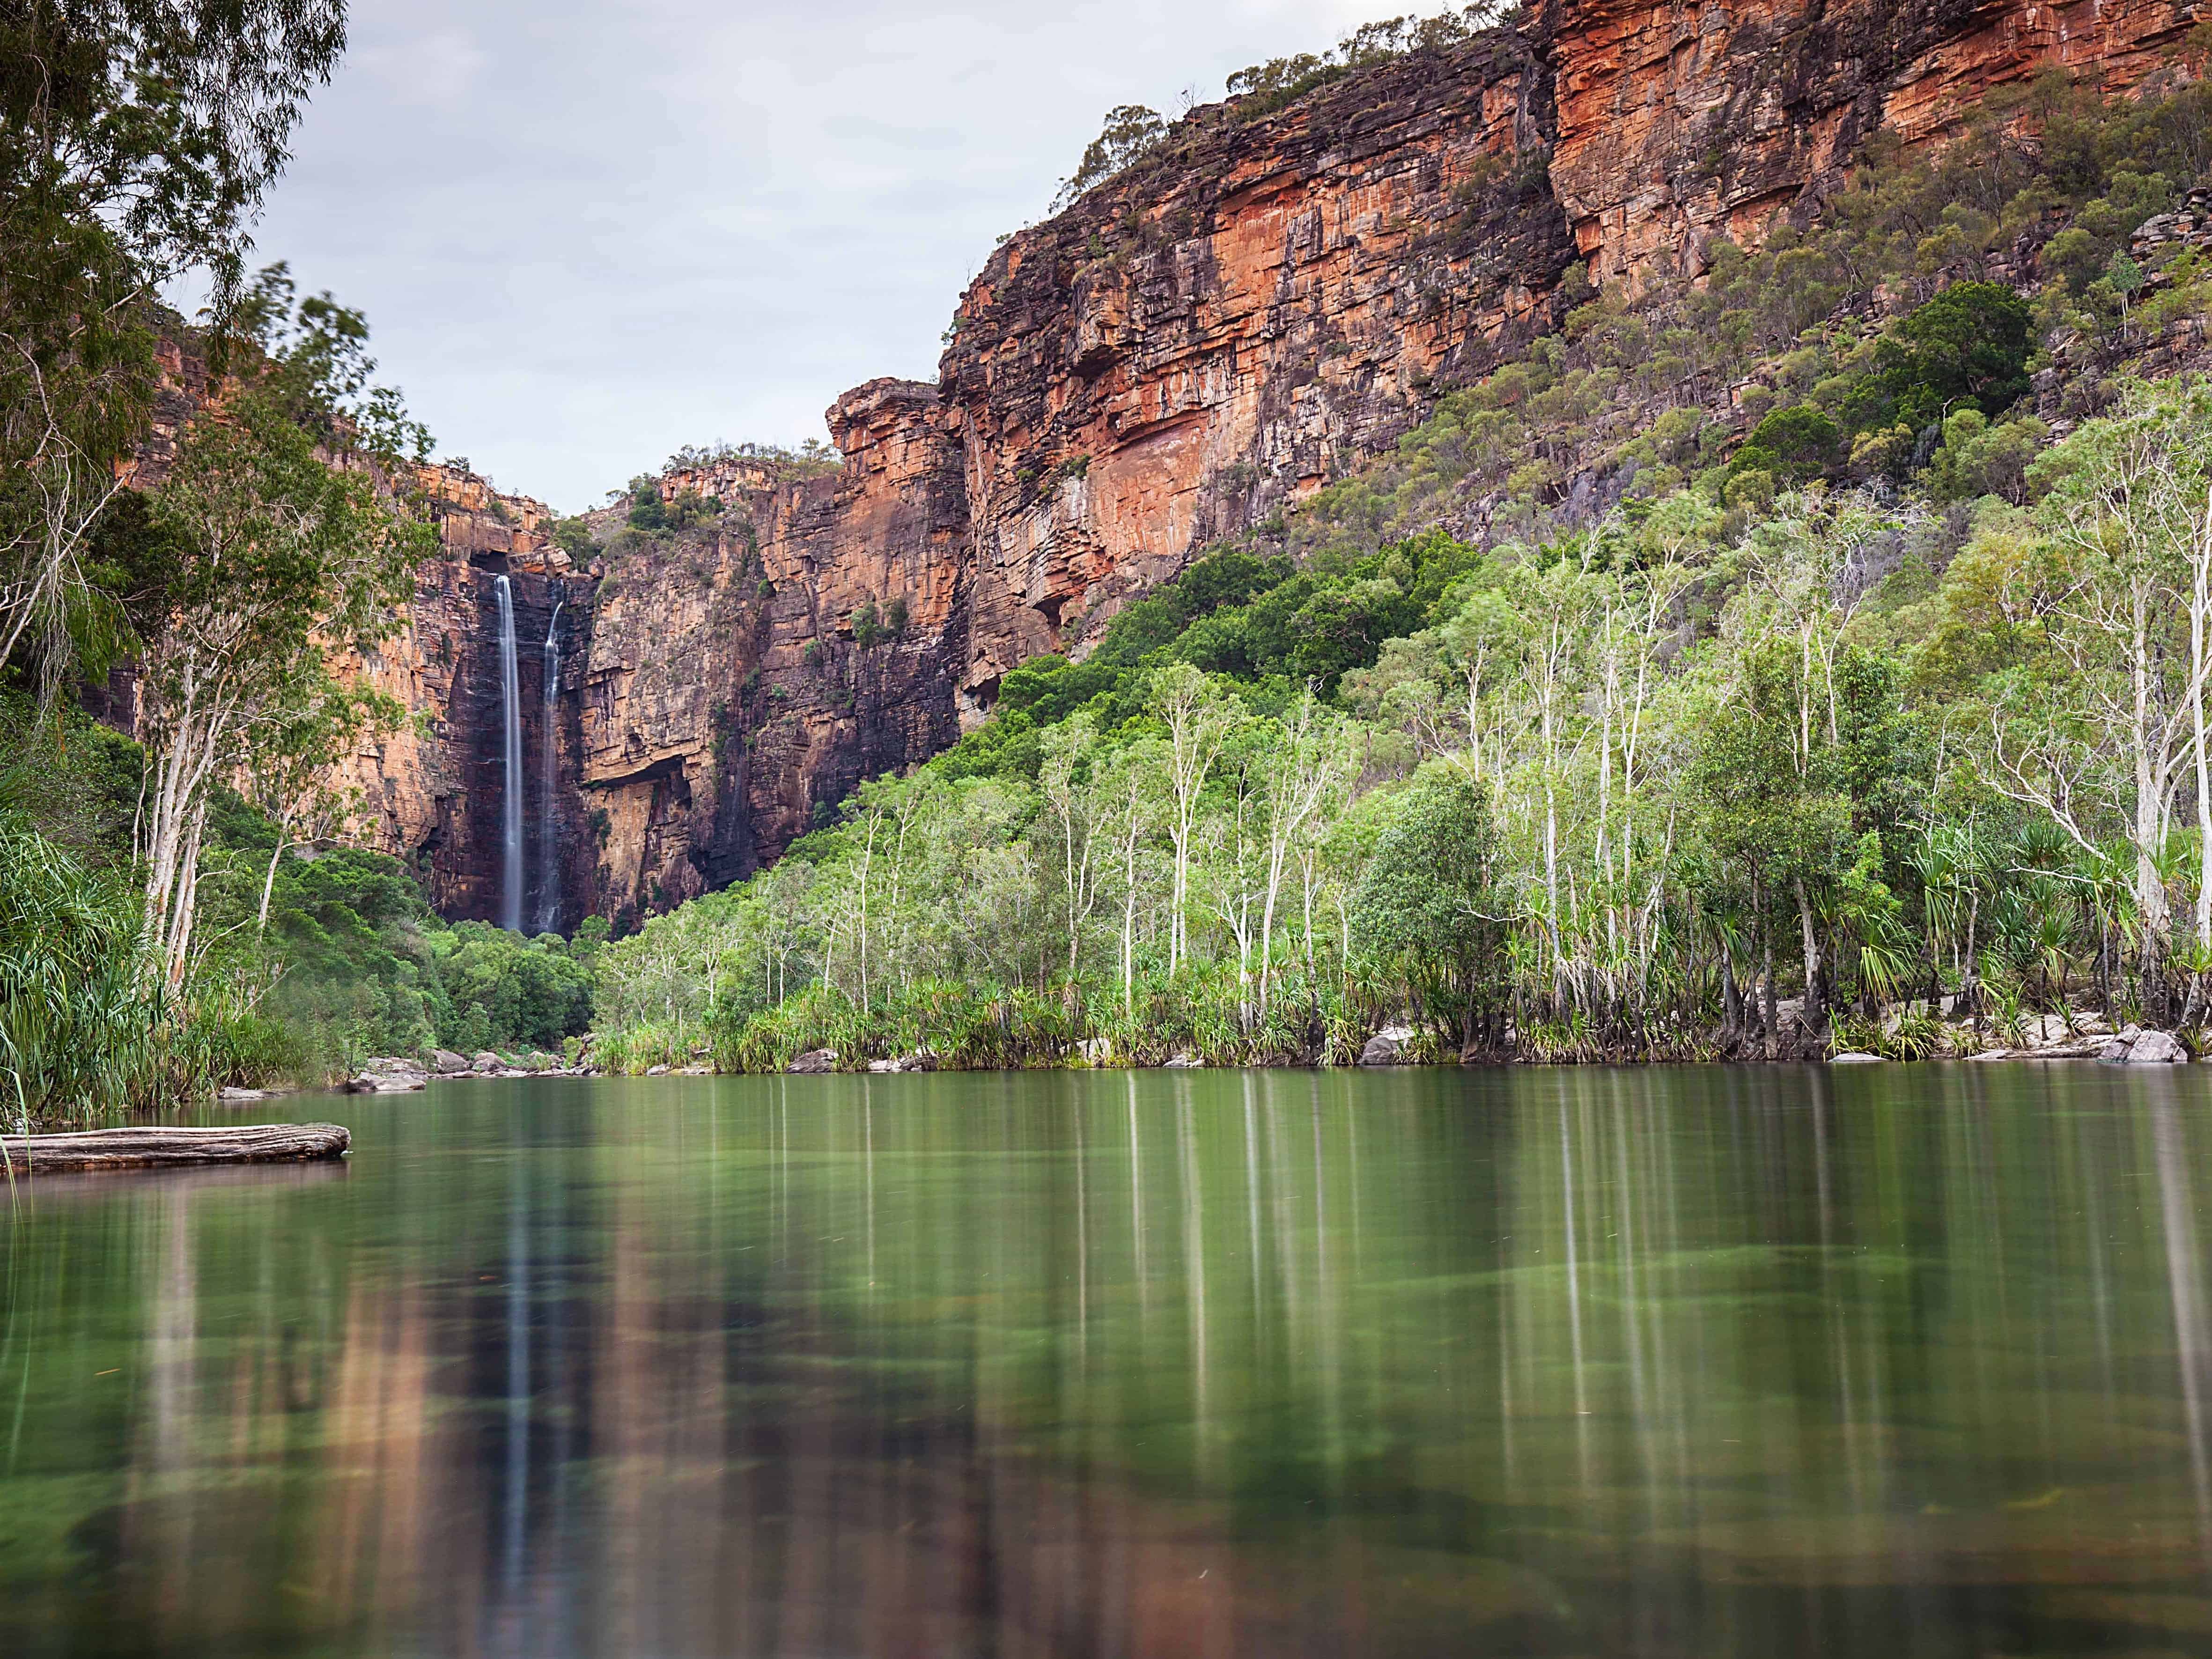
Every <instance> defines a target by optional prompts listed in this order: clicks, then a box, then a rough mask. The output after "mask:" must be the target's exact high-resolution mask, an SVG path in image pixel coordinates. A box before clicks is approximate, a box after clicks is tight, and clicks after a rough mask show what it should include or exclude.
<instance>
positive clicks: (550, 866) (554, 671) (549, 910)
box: [538, 599, 568, 933]
mask: <svg viewBox="0 0 2212 1659" xmlns="http://www.w3.org/2000/svg"><path fill="white" fill-rule="evenodd" d="M567 603H568V601H567V600H566V599H556V600H554V601H553V620H552V621H551V622H550V623H546V624H545V657H544V668H545V708H544V729H543V730H541V731H540V732H539V733H538V932H539V933H551V932H552V931H553V930H554V929H555V928H556V927H559V926H560V925H561V882H560V870H561V860H559V859H558V858H556V856H555V855H554V851H553V771H554V764H555V758H556V757H555V755H554V752H553V715H554V702H555V699H556V697H558V696H559V695H560V691H561V607H562V605H566V604H567Z"/></svg>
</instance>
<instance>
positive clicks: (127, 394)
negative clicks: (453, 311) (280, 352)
mask: <svg viewBox="0 0 2212 1659" xmlns="http://www.w3.org/2000/svg"><path fill="white" fill-rule="evenodd" d="M344 45H345V7H344V4H343V0H19V3H16V4H12V5H9V6H6V7H0V667H8V666H12V665H16V664H18V663H19V662H21V661H23V660H25V659H27V660H28V661H29V662H30V664H31V665H33V668H34V670H35V671H36V673H37V675H38V678H39V680H40V685H41V688H42V690H43V691H44V693H45V694H46V696H52V692H53V691H54V690H55V689H56V688H57V687H58V685H59V684H60V683H61V680H62V678H63V677H64V675H65V674H66V673H67V671H69V669H70V665H72V664H73V663H74V662H75V661H76V658H77V655H78V653H79V652H80V651H86V652H89V653H91V654H92V655H93V657H94V659H95V661H97V660H98V659H100V658H101V657H105V656H112V655H114V654H119V653H122V652H123V651H125V650H126V649H127V648H128V647H129V644H130V641H129V638H128V634H127V629H126V628H125V623H124V619H123V617H121V615H120V613H119V609H118V605H117V602H116V598H115V596H114V595H112V594H111V593H108V592H104V591H103V590H102V588H101V586H100V584H99V583H98V581H97V580H95V579H94V573H93V572H92V571H90V570H89V569H88V562H87V558H86V544H87V539H88V537H89V536H90V535H91V534H92V532H93V529H94V526H95V524H96V523H97V522H98V521H99V520H100V515H101V513H102V512H103V511H104V510H105V509H106V507H108V505H109V504H110V502H111V501H112V500H113V498H114V496H115V495H116V492H117V491H118V489H121V488H122V487H123V485H124V482H125V473H126V472H127V471H128V464H129V463H130V462H131V460H132V459H133V457H134V456H135V454H136V453H137V448H138V446H139V444H140V443H141V442H142V441H143V438H144V436H145V433H146V426H147V422H148V420H149V416H150V414H151V410H152V403H153V398H154V394H155V389H156V387H157V386H158V383H159V378H160V375H159V368H158V364H157V362H156V358H155V329H156V321H155V296H156V295H157V293H158V290H159V289H160V287H161V284H162V283H165V282H167V281H169V280H172V279H173V278H175V277H176V276H179V275H181V274H183V273H184V272H185V271H187V270H193V269H196V268H199V269H205V270H208V271H209V272H210V276H211V277H212V281H213V286H214V291H215V307H214V310H215V312H216V321H217V324H218V334H219V337H220V334H221V331H222V330H223V329H224V328H226V327H227V325H228V313H229V310H230V307H231V301H234V299H235V298H236V296H237V295H238V292H239V289H240V281H241V277H242V275H243V271H244V256H245V253H246V248H247V246H248V242H247V232H248V230H249V228H250V227H251V224H252V219H253V216H254V214H255V213H256V211H257V210H258V207H259V204H260V201H261V197H262V195H263V193H264V191H265V190H266V189H267V187H268V185H269V184H270V180H271V179H274V178H275V176H276V173H277V172H278V171H279V169H281V168H282V167H283V163H284V161H285V159H286V156H287V154H288V146H289V141H290V137H291V132H292V129H293V126H294V125H295V122H296V120H297V118H298V115H299V111H300V107H301V103H302V102H303V101H304V100H305V99H306V97H307V94H308V93H309V92H310V91H311V90H312V89H313V88H314V87H316V86H318V85H319V84H321V83H322V82H324V81H325V80H327V79H328V78H329V76H330V73H331V69H332V68H333V67H334V66H335V64H337V59H338V57H339V54H340V53H341V52H343V48H344ZM220 355H221V354H220V352H218V356H220Z"/></svg>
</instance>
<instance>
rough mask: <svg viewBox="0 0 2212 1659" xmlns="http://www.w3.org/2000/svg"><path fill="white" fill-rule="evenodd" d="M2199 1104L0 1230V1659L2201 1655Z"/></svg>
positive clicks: (2203, 1395)
mask: <svg viewBox="0 0 2212 1659" xmlns="http://www.w3.org/2000/svg"><path fill="white" fill-rule="evenodd" d="M2208 1097H2212V1080H2207V1079H2199V1077H2198V1076H2197V1074H2196V1073H2194V1072H2191V1071H2189V1070H2186V1069H2181V1068H2177V1069H2176V1070H2175V1071H2174V1072H2172V1073H2167V1072H2163V1071H2161V1072H2160V1073H2154V1074H2151V1075H2144V1074H2142V1073H2124V1074H2123V1073H2115V1072H2113V1071H2110V1070H2099V1069H2097V1068H2094V1067H2090V1066H2049V1067H2045V1068H2043V1069H2040V1070H2031V1069H2028V1068H2026V1067H2017V1068H2000V1067H1921V1068H1911V1069H1908V1068H1902V1067H1881V1068H1875V1067H1869V1068H1863V1069H1862V1070H1857V1071H1853V1072H1850V1073H1838V1074H1836V1075H1834V1076H1833V1077H1831V1076H1830V1075H1829V1074H1828V1073H1825V1072H1820V1071H1810V1070H1808V1071H1793V1070H1786V1069H1780V1068H1764V1069H1756V1070H1724V1069H1711V1070H1693V1069H1682V1070H1644V1071H1601V1070H1583V1071H1557V1072H1552V1071H1535V1070H1522V1071H1512V1072H1492V1073H1406V1074H1399V1075H1392V1076H1379V1077H1378V1076H1372V1075H1349V1076H1346V1075H1338V1074H1313V1075H1310V1074H1306V1073H1067V1074H1052V1075H1041V1074H1028V1075H1018V1076H985V1077H976V1076H965V1077H963V1076H945V1075H939V1076H934V1077H901V1078H887V1079H842V1078H808V1079H715V1080H712V1081H693V1080H689V1079H654V1080H650V1081H635V1082H617V1081H589V1082H586V1081H546V1082H535V1083H529V1084H515V1085H502V1084H477V1083H472V1084H467V1085H448V1086H442V1087H441V1088H438V1089H436V1090H434V1091H433V1092H432V1093H431V1094H430V1095H429V1096H428V1097H427V1098H425V1097H416V1098H414V1099H411V1100H404V1101H398V1102H392V1101H383V1100H376V1099H374V1098H368V1097H363V1098H362V1099H358V1100H356V1101H353V1102H349V1109H350V1110H351V1114H352V1115H353V1118H354V1124H355V1129H356V1146H357V1148H358V1149H359V1151H358V1152H357V1155H356V1158H355V1160H354V1163H353V1165H352V1167H351V1168H350V1169H349V1170H347V1171H345V1172H343V1173H342V1174H338V1175H336V1176H328V1175H318V1174H315V1173H311V1172H301V1171H277V1172H273V1173H268V1172H253V1173H250V1174H245V1175H233V1176H226V1177H210V1178H208V1179H204V1180H192V1181H185V1182H179V1181H177V1180H174V1179H170V1180H161V1181H153V1180H149V1181H137V1180H131V1179H126V1178H118V1177H106V1178H98V1179H91V1180H83V1181H62V1180H48V1181H46V1182H40V1183H39V1185H38V1186H37V1187H36V1188H34V1189H33V1190H32V1191H30V1192H29V1193H28V1194H26V1195H24V1196H22V1197H21V1199H20V1200H18V1204H17V1207H16V1210H15V1219H14V1220H13V1222H12V1224H11V1225H9V1229H8V1231H6V1233H5V1234H4V1235H0V1237H3V1238H4V1240H5V1243H4V1245H0V1248H4V1249H5V1251H6V1260H5V1262H4V1277H0V1293H4V1296H5V1298H6V1301H5V1304H4V1321H0V1434H4V1439H0V1647H4V1650H5V1651H7V1652H9V1653H10V1654H21V1655H25V1656H32V1655H48V1654H56V1655H58V1654H111V1653H113V1654H121V1653H136V1652H144V1651H150V1650H173V1651H206V1652H216V1651H220V1652H224V1653H247V1652H251V1653H264V1654H272V1655H273V1654H288V1655H289V1654H301V1655H304V1654H308V1653H316V1654H324V1653H340V1654H362V1655H368V1654H385V1653H392V1652H408V1653H425V1654H435V1655H490V1656H507V1655H512V1656H518V1659H520V1656H539V1655H559V1654H578V1655H584V1654H590V1655H601V1654H605V1655H633V1654H634V1655H656V1656H659V1655H693V1654H697V1655H707V1654H727V1653H739V1652H742V1653H747V1654H762V1655H779V1656H793V1659H796V1656H802V1655H804V1656H813V1655H826V1654H840V1655H846V1654H849V1655H860V1656H885V1659H889V1656H904V1655H908V1654H921V1653H981V1652H990V1653H993V1654H996V1655H1000V1656H1008V1659H1013V1656H1023V1655H1046V1654H1052V1655H1068V1654H1072V1655H1094V1654H1095V1655H1099V1656H1155V1655H1158V1656H1165V1655H1177V1656H1182V1655H1207V1656H1220V1659H1229V1656H1254V1655H1291V1656H1303V1655H1313V1656H1321V1655H1330V1656H1335V1655H1343V1654H1349V1653H1359V1654H1376V1655H1391V1654H1401V1653H1402V1654H1408V1655H1412V1654H1424V1655H1425V1654H1433V1653H1438V1652H1443V1651H1449V1650H1460V1649H1468V1650H1489V1651H1504V1652H1517V1653H1534V1654H1544V1653H1555V1654H1559V1655H1572V1654H1597V1653H1625V1654H1638V1655H1655V1656H1681V1659H1713V1656H1717V1655H1733V1654H1743V1655H1747V1656H1748V1655H1761V1656H1765V1655H1771V1654H1774V1653H1778V1652H1787V1653H1792V1654H1812V1655H1860V1654H1869V1655H1879V1656H1881V1659H1893V1656H1896V1655H1916V1656H1917V1655H1922V1654H1928V1655H1937V1654H1942V1655H1948V1654H1960V1655H1965V1654H1982V1653H1989V1652H2003V1653H2015V1652H2018V1653H2027V1652H2034V1653H2057V1652H2087V1651H2109V1650H2116V1649H2127V1650H2173V1649H2176V1648H2179V1649H2183V1650H2189V1651H2197V1650H2202V1649H2203V1644H2204V1642H2205V1640H2206V1638H2207V1637H2208V1636H2212V1585H2208V1581H2207V1565H2208V1555H2207V1547H2208V1543H2212V1502H2208V1492H2212V1477H2208V1468H2207V1461H2206V1455H2207V1447H2206V1442H2205V1435H2206V1431H2207V1426H2208V1425H2207V1424H2206V1421H2205V1417H2206V1413H2207V1412H2208V1410H2212V1399H2208V1395H2207V1386H2206V1385H2207V1380H2208V1379H2207V1376H2206V1366H2207V1364H2208V1354H2212V1334H2208V1325H2207V1312H2206V1308H2205V1304H2204V1273H2203V1262H2202V1259H2201V1252H2202V1248H2203V1247H2202V1239H2201V1229H2200V1226H2199V1224H2198V1221H2197V1205H2198V1199H2197V1192H2198V1189H2199V1187H2200V1184H2201V1182H2202V1178H2203V1171H2204V1168H2205V1159H2206V1157H2207V1152H2208V1147H2207V1145H2206V1133H2207V1132H2206V1130H2205V1129H2204V1128H2203V1125H2202V1123H2201V1121H2200V1119H2201V1117H2202V1114H2203V1107H2204V1105H2205V1103H2206V1102H2207V1099H2208Z"/></svg>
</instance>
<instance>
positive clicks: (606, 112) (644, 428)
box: [258, 0, 1390, 511]
mask: <svg viewBox="0 0 2212 1659" xmlns="http://www.w3.org/2000/svg"><path fill="white" fill-rule="evenodd" d="M1389 9H1390V8H1389V5H1388V3H1387V0H1383V3H1375V0H1115V3H1096V0H1075V3H1071V4H1066V5H1061V6H1057V7H1054V6H1042V5H1037V4H1034V3H1014V0H974V3H963V4H940V5H930V4H921V5H914V4H899V3H892V0H813V3H794V0H774V3H754V4H748V5H740V6H737V7H734V8H733V7H731V6H728V5H726V4H722V5H717V4H714V3H709V0H647V3H642V4H623V5H615V4H598V5H587V4H580V3H562V0H547V3H542V4H532V3H524V0H374V3H368V4H357V5H356V13H355V17H354V22H353V40H354V45H353V50H352V52H351V53H350V54H349V58H348V60H347V62H346V64H345V66H344V67H343V69H342V70H340V71H339V74H338V76H337V79H336V80H335V81H334V82H333V83H332V84H331V86H330V87H329V88H325V89H324V91H323V92H322V93H321V94H319V96H318V97H317V99H316V100H315V101H314V103H313V106H312V107H311V109H310V110H309V112H308V113H307V118H306V119H305V120H304V122H303V123H302V125H301V131H300V134H299V141H298V144H297V148H296V154H295V159H294V161H293V164H292V167H291V169H290V171H289V173H288V174H287V176H286V177H285V178H284V179H283V181H282V182H280V183H279V184H278V185H277V186H276V190H275V191H274V193H273V194H272V196H271V197H270V203H269V208H268V211H267V213H266V214H265V216H264V219H263V221H262V224H261V226H260V228H259V231H258V245H259V250H260V253H261V256H262V257H263V258H285V259H289V261H290V262H291V264H292V267H293V270H294V271H295V274H296V275H297V276H298V277H299V279H300V281H301V283H302V284H303V285H305V286H307V287H310V288H325V287H327V288H329V289H332V290H333V291H335V292H336V293H337V295H338V296H339V297H340V298H342V299H343V300H345V301H349V303H351V304H354V305H357V306H360V307H362V308H363V309H365V310H366V311H367V312H368V315H369V319H370V321H371V324H372V325H373V326H374V330H375V337H376V338H375V346H376V351H377V354H378V356H379V357H380V360H381V362H382V366H383V370H384V373H385V374H386V376H387V377H389V378H390V379H392V380H395V381H396V382H398V384H399V385H401V386H404V388H405V389H406V391H407V393H408V395H409V398H410V401H411V402H412V404H414V406H415V408H416V410H417V411H418V412H419V413H420V414H421V415H422V416H423V418H425V419H426V420H427V421H428V422H429V423H430V425H431V427H432V429H433V430H434V431H435V433H436V434H437V435H438V440H439V443H440V446H441V451H442V452H444V453H452V454H465V455H466V456H468V457H469V458H470V459H471V461H472V462H473V463H474V464H475V465H477V467H478V468H480V469H482V470H483V471H486V472H488V473H489V474H490V475H491V477H493V478H495V480H496V481H497V482H498V483H500V484H501V487H503V488H506V489H515V490H520V491H524V492H526V493H529V494H532V495H539V496H543V497H544V498H546V499H548V500H550V501H553V502H554V503H555V504H556V505H558V506H560V507H563V508H565V509H568V510H571V511H573V510H574V509H576V508H578V507H584V506H586V505H589V504H591V503H592V502H594V501H597V500H599V497H600V496H601V495H602V493H603V492H605V490H608V489H613V488H616V487H617V486H619V485H620V484H621V483H622V482H623V479H624V478H626V477H629V475H630V474H631V473H633V472H635V471H639V470H641V468H645V467H649V466H653V465H657V464H658V463H659V461H660V459H662V458H663V457H665V456H666V455H667V454H668V453H670V452H671V450H673V449H674V448H676V447H678V445H679V444H683V443H685V442H698V441H707V440H710V439H714V438H718V437H720V438H730V439H744V438H752V439H760V440H764V441H781V442H792V441H797V440H799V439H800V438H802V437H806V436H810V435H812V436H819V435H822V431H823V428H822V422H821V412H822V410H823V408H824V406H825V405H827V404H828V403H829V399H830V398H833V397H834V396H836V394H837V393H838V392H841V391H842V390H844V389H845V388H846V387H848V386H854V385H856V384H858V383H859V382H860V381H861V380H867V379H869V378H871V377H872V376H874V375H878V374H904V375H912V376H917V377H921V378H928V377H932V376H933V375H934V374H935V372H936V361H937V354H938V350H939V335H940V334H941V332H942V331H943V329H944V327H945V321H946V319H948V318H949V317H950V316H951V309H952V305H953V302H954V301H955V299H956V298H957V295H958V293H959V290H960V289H961V288H962V287H963V284H964V283H966V282H967V280H968V279H969V277H970V276H972V275H973V274H974V273H975V270H976V269H977V267H978V266H979V265H980V264H981V261H982V260H983V259H984V258H985V257H986V256H987V254H988V252H989V251H990V248H991V246H992V243H993V241H994V239H995V238H996V236H997V235H998V234H1000V233H1001V232H1004V231H1007V230H1011V229H1013V228H1015V227H1017V226H1018V225H1020V224H1022V223H1024V222H1027V221H1030V220H1033V219H1036V218H1038V217H1041V216H1042V214H1043V213H1044V211H1045V210H1046V206H1047V204H1048V202H1049V201H1050V200H1051V197H1052V195H1053V192H1054V189H1055V187H1056V186H1057V184H1058V181H1059V179H1060V177H1061V176H1062V175H1063V174H1065V173H1066V172H1067V171H1068V170H1069V169H1070V168H1071V167H1073V164H1074V161H1075V158H1076V157H1077V155H1079V154H1080V152H1081V150H1082V148H1083V146H1084V144H1085V143H1087V142H1088V141H1089V139H1090V138H1091V136H1092V135H1093V134H1094V133H1095V132H1096V131H1097V125H1098V119H1099V117H1100V115H1101V114H1102V113H1103V111H1104V110H1105V109H1106V108H1107V107H1109V106H1111V105H1114V104H1117V103H1123V102H1131V101H1133V102H1139V103H1147V104H1151V105H1152V106H1155V107H1157V108H1160V109H1163V110H1170V111H1171V110H1172V109H1173V108H1174V107H1175V106H1176V104H1177V100H1178V94H1182V93H1183V92H1185V91H1186V90H1187V91H1188V93H1189V94H1191V95H1194V96H1197V97H1212V96H1217V95H1218V93H1219V90H1220V87H1221V82H1222V78H1223V76H1225V74H1227V73H1228V72H1229V71H1230V70H1233V69H1236V68H1237V67H1239V66H1241V65H1243V64H1248V63H1252V62H1255V61H1257V60H1259V59H1261V58H1267V57H1272V56H1274V55H1276V54H1279V53H1282V52H1295V51H1305V50H1313V49H1316V48H1318V47H1320V46H1326V45H1327V44H1328V43H1329V42H1330V41H1332V40H1334V39H1335V38H1336V37H1337V35H1339V34H1340V33H1342V32H1343V31H1344V30H1345V29H1346V28H1348V27H1351V26H1352V24H1354V23H1357V22H1358V21H1363V20H1364V19H1365V18H1368V17H1370V16H1374V15H1382V14H1384V13H1387V12H1388V11H1389Z"/></svg>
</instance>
